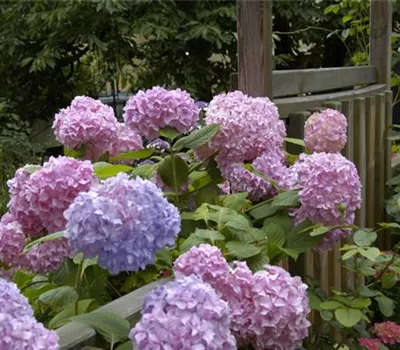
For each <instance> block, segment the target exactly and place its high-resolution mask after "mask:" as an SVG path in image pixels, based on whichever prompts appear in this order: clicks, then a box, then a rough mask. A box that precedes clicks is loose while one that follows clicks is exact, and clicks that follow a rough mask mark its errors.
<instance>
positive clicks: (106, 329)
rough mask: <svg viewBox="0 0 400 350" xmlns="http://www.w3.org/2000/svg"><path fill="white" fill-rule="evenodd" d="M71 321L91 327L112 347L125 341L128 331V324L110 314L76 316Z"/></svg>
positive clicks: (117, 316)
mask: <svg viewBox="0 0 400 350" xmlns="http://www.w3.org/2000/svg"><path fill="white" fill-rule="evenodd" d="M71 321H72V322H79V323H83V324H86V325H88V326H91V327H93V328H94V329H95V330H96V331H97V332H98V333H100V334H101V335H102V336H103V337H104V338H105V339H106V340H107V341H108V342H109V343H110V344H112V345H114V344H116V343H119V342H121V341H125V340H127V339H128V334H129V331H130V324H129V322H128V321H127V320H125V319H123V318H122V317H121V316H119V315H118V314H115V313H112V312H92V313H90V314H83V315H78V316H75V317H73V318H71Z"/></svg>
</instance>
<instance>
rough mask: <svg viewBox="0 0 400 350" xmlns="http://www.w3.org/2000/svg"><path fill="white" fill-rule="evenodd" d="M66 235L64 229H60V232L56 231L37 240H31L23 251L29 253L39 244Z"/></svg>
mask: <svg viewBox="0 0 400 350" xmlns="http://www.w3.org/2000/svg"><path fill="white" fill-rule="evenodd" d="M63 237H64V231H59V232H55V233H51V234H49V235H47V236H44V237H41V238H38V239H36V240H35V241H32V242H29V243H28V244H27V245H26V246H25V249H24V251H23V253H24V254H25V253H27V252H29V251H30V250H31V249H32V248H33V247H35V246H37V245H38V244H41V243H44V242H47V241H54V240H56V239H60V238H63Z"/></svg>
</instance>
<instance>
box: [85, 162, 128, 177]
mask: <svg viewBox="0 0 400 350" xmlns="http://www.w3.org/2000/svg"><path fill="white" fill-rule="evenodd" d="M97 164H98V166H96V165H97ZM93 168H94V172H95V174H96V175H97V177H98V178H100V179H108V178H109V177H113V176H115V175H117V174H119V173H129V172H130V171H132V170H133V168H132V167H131V166H129V165H113V164H109V163H106V162H99V163H95V164H94V165H93Z"/></svg>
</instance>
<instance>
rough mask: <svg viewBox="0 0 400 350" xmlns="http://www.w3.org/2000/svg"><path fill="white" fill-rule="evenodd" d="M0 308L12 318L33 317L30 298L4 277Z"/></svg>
mask: <svg viewBox="0 0 400 350" xmlns="http://www.w3.org/2000/svg"><path fill="white" fill-rule="evenodd" d="M0 310H1V311H0V314H6V315H9V316H10V317H12V318H18V317H24V316H29V317H33V310H32V307H31V306H30V305H29V302H28V299H27V298H25V297H24V296H23V295H22V294H21V293H20V291H19V289H18V288H17V285H16V284H15V283H13V282H9V281H6V280H5V279H2V278H0ZM0 324H1V322H0ZM0 339H1V337H0ZM0 348H1V347H0Z"/></svg>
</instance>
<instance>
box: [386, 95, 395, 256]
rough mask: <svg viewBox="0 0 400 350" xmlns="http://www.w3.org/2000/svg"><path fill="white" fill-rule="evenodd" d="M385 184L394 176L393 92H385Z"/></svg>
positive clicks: (387, 241)
mask: <svg viewBox="0 0 400 350" xmlns="http://www.w3.org/2000/svg"><path fill="white" fill-rule="evenodd" d="M385 116H386V118H385V134H384V137H385V138H384V144H385V185H386V182H387V181H389V180H390V178H391V177H392V142H391V141H390V140H388V136H389V130H390V125H392V124H393V92H392V91H390V90H389V91H386V92H385ZM385 220H386V221H389V216H388V215H387V214H386V212H385ZM391 247H392V245H391V235H390V232H385V247H384V248H385V249H387V250H389V249H390V248H391Z"/></svg>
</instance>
